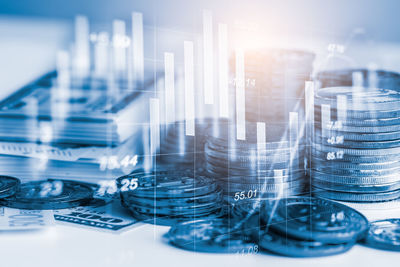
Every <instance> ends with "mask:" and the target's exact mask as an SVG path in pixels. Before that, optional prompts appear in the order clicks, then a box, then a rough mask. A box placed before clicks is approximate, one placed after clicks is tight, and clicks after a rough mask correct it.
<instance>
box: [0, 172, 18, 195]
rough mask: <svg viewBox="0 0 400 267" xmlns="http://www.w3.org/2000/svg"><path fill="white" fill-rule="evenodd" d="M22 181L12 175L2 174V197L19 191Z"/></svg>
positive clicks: (0, 192) (0, 191) (0, 187)
mask: <svg viewBox="0 0 400 267" xmlns="http://www.w3.org/2000/svg"><path fill="white" fill-rule="evenodd" d="M19 185H20V181H19V179H17V178H14V177H10V176H0V198H5V197H9V196H12V195H14V194H15V192H17V190H18V187H19Z"/></svg>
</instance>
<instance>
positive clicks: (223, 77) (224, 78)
mask: <svg viewBox="0 0 400 267" xmlns="http://www.w3.org/2000/svg"><path fill="white" fill-rule="evenodd" d="M218 57H219V60H218V63H219V64H218V67H219V115H220V117H223V118H228V117H229V95H228V93H229V87H228V82H229V81H228V76H229V73H228V66H229V65H228V26H227V25H226V24H218Z"/></svg>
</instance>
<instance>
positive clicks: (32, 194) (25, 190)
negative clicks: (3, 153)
mask: <svg viewBox="0 0 400 267" xmlns="http://www.w3.org/2000/svg"><path fill="white" fill-rule="evenodd" d="M0 181H1V182H0V191H3V192H2V196H1V197H2V198H1V199H0V204H1V205H2V206H6V207H9V208H15V209H28V210H48V209H65V208H73V207H78V206H84V205H86V204H88V203H89V202H90V201H92V200H93V194H94V190H93V188H92V187H91V186H89V185H88V184H86V183H82V182H76V181H69V180H57V179H47V180H40V181H33V182H27V183H23V184H21V185H20V182H19V180H18V179H17V178H13V177H8V176H0ZM4 185H5V186H4ZM4 195H7V196H6V197H4ZM3 197H4V198H3Z"/></svg>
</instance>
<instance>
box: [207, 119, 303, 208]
mask: <svg viewBox="0 0 400 267" xmlns="http://www.w3.org/2000/svg"><path fill="white" fill-rule="evenodd" d="M294 117H296V116H294ZM296 118H297V117H296ZM223 126H224V127H223ZM252 126H253V127H252ZM220 128H222V129H220V131H219V135H218V136H217V137H216V136H210V137H209V138H208V140H207V143H206V145H205V158H206V169H207V171H208V173H209V175H210V176H211V177H214V178H215V179H216V180H217V181H218V183H219V184H220V185H221V187H222V189H223V194H224V200H225V202H228V203H231V204H234V203H237V202H240V201H242V200H254V199H271V198H280V197H284V196H285V197H287V196H294V195H298V194H301V193H303V192H304V188H305V184H306V181H307V180H306V178H305V175H304V170H303V167H302V166H303V165H302V164H303V162H302V158H303V153H302V149H301V145H298V143H296V140H298V139H297V137H296V136H295V135H292V136H291V135H290V134H289V132H290V131H289V130H288V129H286V128H283V127H282V125H268V126H267V128H266V133H267V135H266V136H265V140H264V141H263V142H260V140H257V127H255V126H254V124H249V125H248V127H247V128H248V130H247V133H246V140H236V138H235V135H234V134H233V137H232V133H235V129H234V128H235V127H234V125H233V124H232V123H228V124H224V125H220ZM223 128H225V129H223Z"/></svg>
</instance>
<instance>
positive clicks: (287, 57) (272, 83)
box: [231, 49, 315, 122]
mask: <svg viewBox="0 0 400 267" xmlns="http://www.w3.org/2000/svg"><path fill="white" fill-rule="evenodd" d="M314 57H315V55H314V54H313V53H310V52H305V51H297V50H283V49H267V50H261V51H259V50H255V51H246V52H245V53H244V72H245V81H244V82H245V88H246V91H245V92H246V93H245V94H246V96H245V98H246V120H247V121H253V122H254V121H265V122H280V121H288V114H289V112H292V111H293V112H298V113H299V117H300V118H303V111H304V83H305V81H307V80H309V79H310V77H311V72H312V67H313V61H314ZM237 63H238V62H236V61H234V60H232V61H231V69H232V70H235V68H236V67H237ZM235 82H237V81H235Z"/></svg>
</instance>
